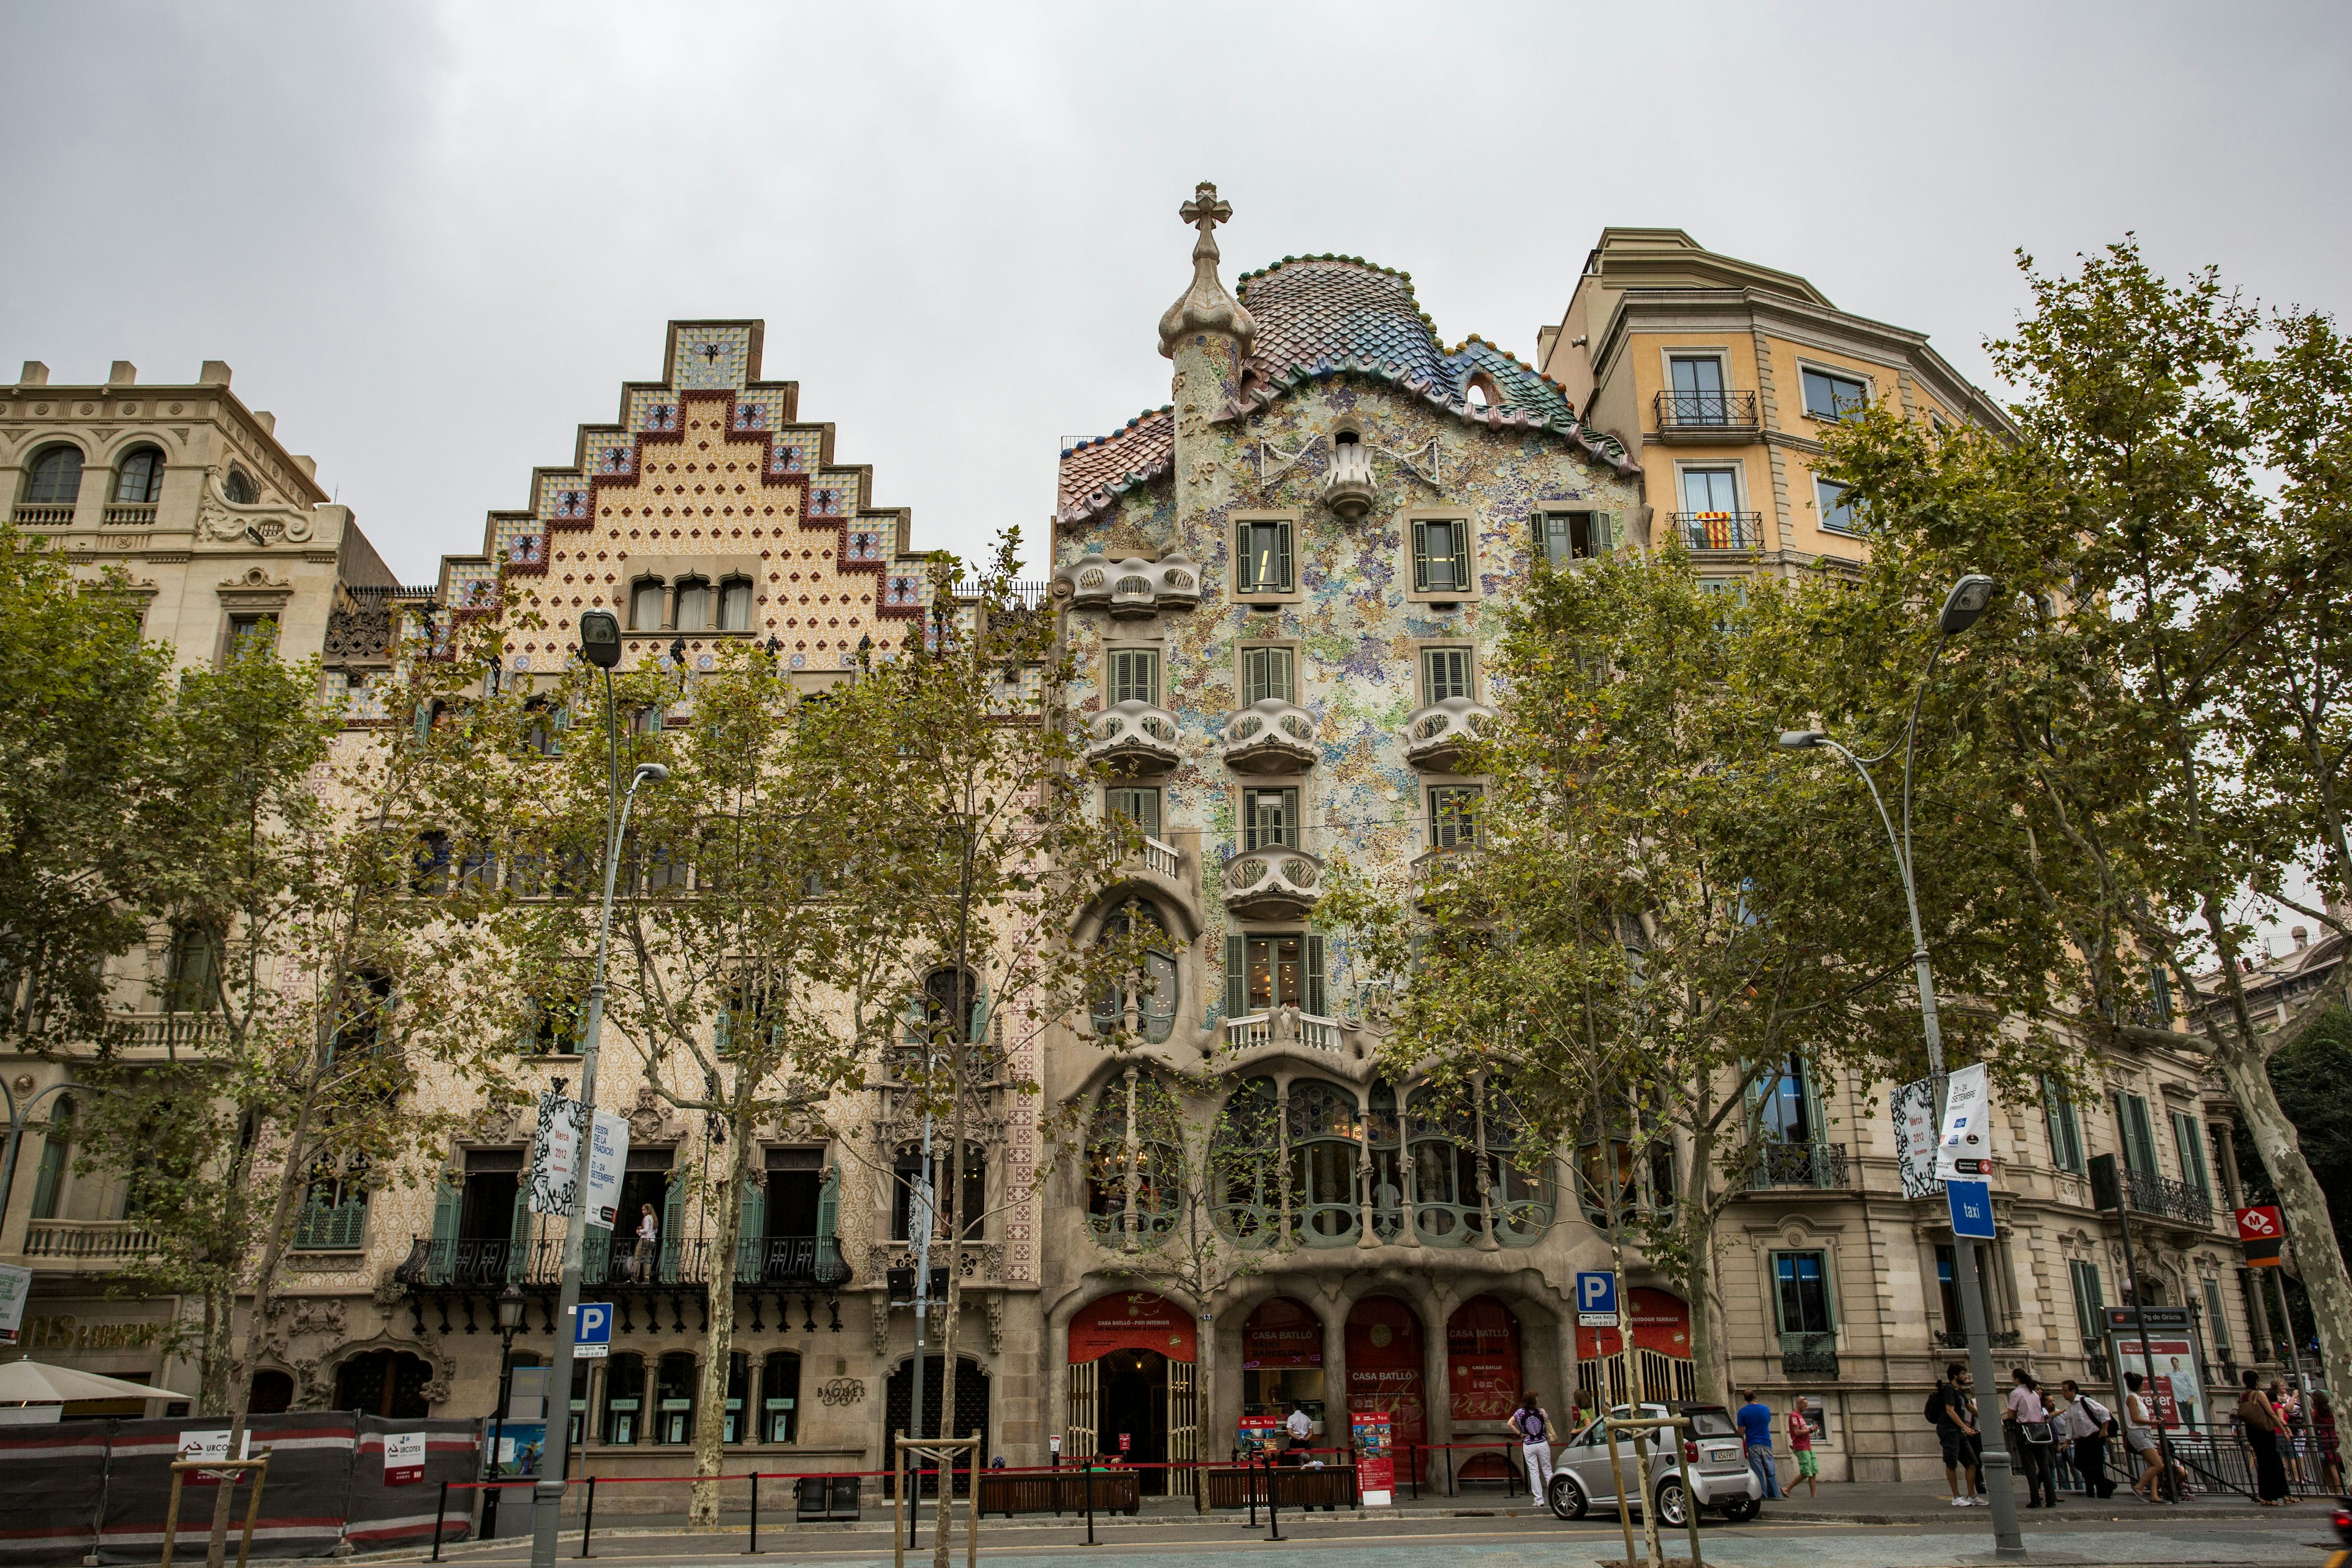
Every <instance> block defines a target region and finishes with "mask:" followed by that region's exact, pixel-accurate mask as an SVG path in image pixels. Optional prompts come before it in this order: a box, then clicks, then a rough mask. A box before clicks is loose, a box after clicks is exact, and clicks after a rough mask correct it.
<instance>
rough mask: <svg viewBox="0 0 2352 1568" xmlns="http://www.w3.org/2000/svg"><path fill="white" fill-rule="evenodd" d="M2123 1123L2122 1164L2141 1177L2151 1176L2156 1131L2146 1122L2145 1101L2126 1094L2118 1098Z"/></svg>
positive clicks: (2135, 1095)
mask: <svg viewBox="0 0 2352 1568" xmlns="http://www.w3.org/2000/svg"><path fill="white" fill-rule="evenodd" d="M2119 1099H2120V1110H2121V1115H2120V1117H2119V1118H2118V1120H2120V1121H2121V1122H2122V1123H2123V1139H2124V1164H2125V1165H2126V1167H2127V1168H2128V1169H2130V1170H2132V1171H2135V1172H2137V1173H2139V1174H2141V1175H2143V1176H2153V1175H2155V1174H2156V1173H2157V1169H2156V1130H2155V1128H2154V1127H2152V1126H2150V1125H2149V1123H2148V1120H2147V1100H2143V1099H2141V1098H2140V1097H2139V1096H2138V1095H2137V1094H2132V1093H2129V1092H2126V1093H2124V1094H2122V1095H2121V1096H2120V1097H2119Z"/></svg>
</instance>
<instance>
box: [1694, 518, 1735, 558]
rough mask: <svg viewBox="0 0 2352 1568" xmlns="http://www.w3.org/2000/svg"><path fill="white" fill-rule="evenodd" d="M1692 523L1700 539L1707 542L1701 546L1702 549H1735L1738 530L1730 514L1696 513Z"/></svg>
mask: <svg viewBox="0 0 2352 1568" xmlns="http://www.w3.org/2000/svg"><path fill="white" fill-rule="evenodd" d="M1691 521H1692V522H1693V524H1694V525H1695V526H1694V531H1695V532H1696V533H1697V534H1698V536H1699V538H1700V539H1701V540H1703V541H1704V543H1702V544H1701V545H1700V546H1699V548H1700V549H1702V550H1729V549H1732V548H1734V538H1735V535H1736V534H1737V532H1738V530H1737V528H1736V527H1735V525H1734V523H1733V521H1732V516H1731V514H1730V513H1729V512H1727V511H1702V512H1698V513H1696V514H1695V515H1694V516H1693V517H1692V520H1691Z"/></svg>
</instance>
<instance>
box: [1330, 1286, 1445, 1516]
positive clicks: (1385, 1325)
mask: <svg viewBox="0 0 2352 1568" xmlns="http://www.w3.org/2000/svg"><path fill="white" fill-rule="evenodd" d="M1348 1408H1349V1410H1350V1411H1354V1412H1359V1413H1360V1412H1363V1411H1367V1410H1379V1411H1385V1412H1387V1414H1388V1415H1389V1418H1390V1426H1389V1435H1390V1436H1391V1437H1392V1438H1393V1439H1394V1440H1395V1441H1396V1442H1398V1443H1400V1444H1403V1443H1412V1444H1420V1443H1425V1442H1427V1441H1428V1440H1429V1423H1428V1413H1427V1410H1426V1408H1425V1407H1424V1406H1423V1403H1422V1357H1421V1319H1420V1318H1419V1316H1417V1315H1416V1314H1415V1313H1414V1311H1413V1310H1412V1308H1411V1307H1408V1306H1406V1305H1405V1304H1404V1303H1403V1302H1402V1301H1400V1300H1397V1299H1396V1298H1395V1297H1393V1296H1367V1297H1365V1298H1364V1299H1363V1300H1360V1301H1359V1302H1357V1303H1356V1304H1355V1306H1354V1307H1352V1308H1350V1309H1349V1312H1348ZM1365 1484H1366V1485H1367V1486H1369V1485H1370V1482H1366V1483H1365Z"/></svg>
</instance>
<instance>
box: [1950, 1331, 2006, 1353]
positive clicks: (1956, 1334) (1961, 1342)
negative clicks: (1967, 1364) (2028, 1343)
mask: <svg viewBox="0 0 2352 1568" xmlns="http://www.w3.org/2000/svg"><path fill="white" fill-rule="evenodd" d="M1985 1342H1986V1343H1987V1344H1989V1345H1990V1346H1992V1348H1993V1349H1995V1350H1997V1351H2006V1350H2016V1349H2018V1348H2020V1347H2021V1346H2022V1345H2023V1344H2024V1343H2025V1332H2024V1331H2023V1330H2021V1329H1993V1330H1991V1331H1989V1332H1987V1333H1986V1335H1985ZM1936 1343H1937V1344H1938V1345H1940V1346H1942V1347H1943V1348H1944V1349H1946V1350H1951V1351H1964V1350H1966V1349H1968V1348H1969V1334H1968V1331H1967V1330H1966V1329H1937V1331H1936Z"/></svg>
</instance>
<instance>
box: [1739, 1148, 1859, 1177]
mask: <svg viewBox="0 0 2352 1568" xmlns="http://www.w3.org/2000/svg"><path fill="white" fill-rule="evenodd" d="M1755 1185H1757V1186H1759V1187H1843V1186H1845V1185H1846V1158H1845V1145H1844V1144H1843V1143H1767V1144H1765V1145H1764V1146H1763V1148H1761V1149H1759V1150H1758V1151H1757V1159H1756V1175H1755Z"/></svg>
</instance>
